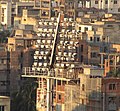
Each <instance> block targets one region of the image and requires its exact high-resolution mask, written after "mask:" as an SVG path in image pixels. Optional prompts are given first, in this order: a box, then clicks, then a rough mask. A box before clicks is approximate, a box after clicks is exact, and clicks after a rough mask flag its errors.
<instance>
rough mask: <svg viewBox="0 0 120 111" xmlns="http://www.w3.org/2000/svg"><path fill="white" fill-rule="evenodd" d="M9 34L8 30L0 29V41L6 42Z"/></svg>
mask: <svg viewBox="0 0 120 111" xmlns="http://www.w3.org/2000/svg"><path fill="white" fill-rule="evenodd" d="M9 36H10V32H9V31H8V30H4V31H0V43H6V42H7V37H9Z"/></svg>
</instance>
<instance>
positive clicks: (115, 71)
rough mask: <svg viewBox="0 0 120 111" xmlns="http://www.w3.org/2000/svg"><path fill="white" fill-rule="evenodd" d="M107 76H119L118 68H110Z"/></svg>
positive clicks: (119, 70)
mask: <svg viewBox="0 0 120 111" xmlns="http://www.w3.org/2000/svg"><path fill="white" fill-rule="evenodd" d="M108 76H112V77H120V69H119V68H118V69H116V70H115V69H114V70H111V71H110V72H109V73H108Z"/></svg>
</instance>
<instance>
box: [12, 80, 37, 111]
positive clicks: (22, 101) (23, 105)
mask: <svg viewBox="0 0 120 111" xmlns="http://www.w3.org/2000/svg"><path fill="white" fill-rule="evenodd" d="M36 88H37V83H36V82H35V81H33V80H27V81H25V82H24V83H23V85H22V87H21V88H20V90H19V91H18V92H15V93H14V94H13V100H12V111H36V102H35V98H36Z"/></svg>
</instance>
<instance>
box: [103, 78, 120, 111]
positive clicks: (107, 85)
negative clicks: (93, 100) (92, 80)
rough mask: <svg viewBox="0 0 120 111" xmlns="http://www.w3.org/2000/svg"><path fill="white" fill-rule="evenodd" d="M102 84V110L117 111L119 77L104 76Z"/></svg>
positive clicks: (119, 99)
mask: <svg viewBox="0 0 120 111" xmlns="http://www.w3.org/2000/svg"><path fill="white" fill-rule="evenodd" d="M102 84H103V85H102V92H103V109H104V111H111V110H113V111H119V110H120V78H104V79H103V80H102Z"/></svg>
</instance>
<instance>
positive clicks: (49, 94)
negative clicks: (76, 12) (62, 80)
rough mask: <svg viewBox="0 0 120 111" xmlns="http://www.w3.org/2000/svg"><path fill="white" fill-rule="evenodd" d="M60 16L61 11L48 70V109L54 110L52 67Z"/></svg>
mask: <svg viewBox="0 0 120 111" xmlns="http://www.w3.org/2000/svg"><path fill="white" fill-rule="evenodd" d="M60 16H61V14H60V13H59V15H58V18H57V26H56V30H55V37H54V41H53V47H52V52H51V57H50V66H49V71H48V78H47V111H52V79H51V78H50V77H51V76H53V75H54V74H52V73H53V72H52V69H53V64H54V60H55V51H56V45H57V39H58V36H57V35H58V31H59V24H60Z"/></svg>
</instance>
